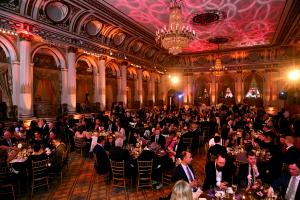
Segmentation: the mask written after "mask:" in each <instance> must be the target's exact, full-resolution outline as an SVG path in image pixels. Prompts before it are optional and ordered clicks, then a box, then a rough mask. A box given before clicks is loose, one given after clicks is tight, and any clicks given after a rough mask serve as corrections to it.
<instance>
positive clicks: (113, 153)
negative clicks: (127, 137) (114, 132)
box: [109, 138, 129, 162]
mask: <svg viewBox="0 0 300 200" xmlns="http://www.w3.org/2000/svg"><path fill="white" fill-rule="evenodd" d="M122 147H123V140H122V138H117V139H116V141H115V147H112V148H111V149H110V151H109V157H110V159H111V160H113V161H122V160H124V161H125V162H127V161H128V159H129V152H128V150H127V149H123V148H122Z"/></svg>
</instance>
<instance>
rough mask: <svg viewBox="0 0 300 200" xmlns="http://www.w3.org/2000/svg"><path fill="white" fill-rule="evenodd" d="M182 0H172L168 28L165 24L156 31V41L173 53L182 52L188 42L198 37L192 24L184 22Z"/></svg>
mask: <svg viewBox="0 0 300 200" xmlns="http://www.w3.org/2000/svg"><path fill="white" fill-rule="evenodd" d="M181 8H182V0H171V1H170V16H169V25H168V28H167V27H166V26H164V28H162V29H161V30H158V31H156V42H157V43H159V44H161V46H162V47H163V48H165V49H167V50H168V51H169V53H170V54H172V55H177V54H179V53H181V52H182V49H183V48H185V47H186V46H187V45H188V43H189V42H190V41H192V40H194V39H195V38H196V33H195V31H194V30H192V28H191V27H190V26H184V25H183V24H182V11H181Z"/></svg>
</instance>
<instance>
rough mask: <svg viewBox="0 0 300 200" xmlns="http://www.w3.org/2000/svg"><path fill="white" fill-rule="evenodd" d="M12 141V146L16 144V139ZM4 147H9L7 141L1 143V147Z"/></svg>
mask: <svg viewBox="0 0 300 200" xmlns="http://www.w3.org/2000/svg"><path fill="white" fill-rule="evenodd" d="M10 141H11V145H12V146H13V145H14V144H15V143H16V139H15V138H11V139H10ZM2 145H3V146H7V147H9V144H8V142H7V140H5V139H4V140H2V141H0V146H2ZM12 146H11V147H12Z"/></svg>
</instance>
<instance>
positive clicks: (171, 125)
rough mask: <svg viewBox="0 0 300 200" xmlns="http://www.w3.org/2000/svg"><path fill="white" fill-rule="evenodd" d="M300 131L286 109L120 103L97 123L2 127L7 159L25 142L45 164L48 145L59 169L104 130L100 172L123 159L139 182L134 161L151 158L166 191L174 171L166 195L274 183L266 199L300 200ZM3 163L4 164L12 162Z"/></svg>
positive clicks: (65, 121)
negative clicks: (201, 173) (165, 176)
mask: <svg viewBox="0 0 300 200" xmlns="http://www.w3.org/2000/svg"><path fill="white" fill-rule="evenodd" d="M299 126H300V124H299V120H297V119H295V118H291V117H290V115H289V112H288V111H286V110H282V111H281V112H279V113H278V114H277V115H276V116H270V115H269V114H267V113H266V112H265V111H264V110H263V109H257V108H255V107H253V108H252V107H249V106H247V105H242V104H241V105H234V106H231V107H226V106H221V107H218V108H216V107H205V108H201V109H200V108H196V107H195V108H186V109H185V108H182V109H178V110H173V111H168V110H164V109H163V108H154V109H146V108H144V109H140V110H138V111H134V112H131V111H125V110H124V109H123V108H122V106H116V107H115V108H114V109H113V110H112V112H111V113H110V115H109V116H107V115H105V114H104V113H100V114H97V115H94V116H93V117H92V118H85V116H84V115H82V117H81V118H80V119H79V120H75V119H73V118H71V117H67V118H57V120H56V122H55V123H54V122H46V121H45V120H42V119H41V120H38V121H32V122H31V125H30V127H29V129H28V130H25V128H24V127H23V125H22V122H16V123H14V124H13V126H11V127H5V125H4V123H0V135H1V137H3V139H2V140H1V142H0V151H1V154H3V152H5V151H6V152H7V151H8V150H17V147H16V146H15V145H14V144H17V143H18V141H22V140H26V141H27V142H28V143H29V144H30V145H31V146H32V147H33V151H34V153H32V155H31V158H30V160H37V159H44V158H45V157H44V156H45V155H44V154H43V151H42V150H41V149H45V148H49V149H51V150H53V152H54V154H53V155H52V157H51V159H52V162H53V163H54V164H53V163H52V166H53V168H55V166H56V165H55V163H56V162H58V160H60V159H59V158H60V156H62V152H63V151H65V150H66V148H67V147H66V145H65V144H69V145H70V147H71V151H72V150H73V149H74V148H75V142H74V141H75V140H76V139H81V140H85V141H86V142H87V143H88V144H89V142H91V134H90V133H91V132H95V131H96V132H106V135H105V136H99V137H98V139H97V144H96V145H95V146H94V147H93V149H92V152H93V153H94V154H95V157H96V159H97V166H95V167H96V170H97V172H98V173H99V174H105V173H108V172H110V163H109V159H111V160H114V161H122V160H124V161H125V168H126V170H125V171H126V176H127V177H134V178H135V175H136V170H137V169H136V168H137V166H136V161H137V160H153V180H154V184H155V186H156V187H157V188H160V187H161V184H160V180H161V174H162V173H164V172H165V171H172V172H173V175H172V181H174V182H176V184H175V185H174V190H173V194H170V195H169V196H168V197H167V198H171V199H176V198H175V197H174V196H177V197H180V195H183V194H185V193H186V192H187V191H186V190H185V189H182V188H184V187H185V186H186V185H187V184H188V185H189V187H190V190H189V191H190V192H192V193H197V192H199V191H204V192H205V191H208V190H213V189H216V188H218V189H226V188H227V187H229V186H231V185H233V184H236V185H238V186H239V187H240V188H244V189H245V191H250V190H255V189H256V188H257V187H258V185H264V184H268V185H270V187H269V188H268V191H267V194H266V195H272V194H274V192H275V191H277V190H278V189H279V188H281V192H282V195H283V196H284V197H285V198H286V199H297V198H298V197H300V196H299V194H300V193H299V192H300V190H299V189H298V185H299V180H300V163H299V155H300V154H299V148H298V147H299V142H298V141H299V140H298V139H299V138H300V129H299ZM185 139H191V143H186V142H184V141H185ZM203 147H206V148H203ZM200 148H203V149H207V152H206V153H207V154H206V155H205V156H206V160H207V162H206V163H203V164H205V165H206V166H205V178H204V182H203V183H201V182H200V181H199V177H197V176H196V173H195V171H194V168H193V167H192V163H193V162H192V160H193V158H192V156H193V155H196V154H198V153H199V149H200ZM236 149H238V150H236ZM136 152H138V153H137V154H135V153H136ZM161 152H163V153H161ZM4 154H5V153H4ZM3 160H4V161H3ZM3 160H2V161H1V165H5V164H7V162H5V159H3ZM196 168H197V166H196ZM180 188H181V189H180ZM179 193H181V194H179ZM185 196H189V194H186V195H185ZM187 199H189V198H187Z"/></svg>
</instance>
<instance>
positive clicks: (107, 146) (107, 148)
mask: <svg viewBox="0 0 300 200" xmlns="http://www.w3.org/2000/svg"><path fill="white" fill-rule="evenodd" d="M113 147H115V140H114V137H113V136H112V135H108V136H107V141H106V142H105V144H104V149H105V151H110V150H111V149H112V148H113Z"/></svg>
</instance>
